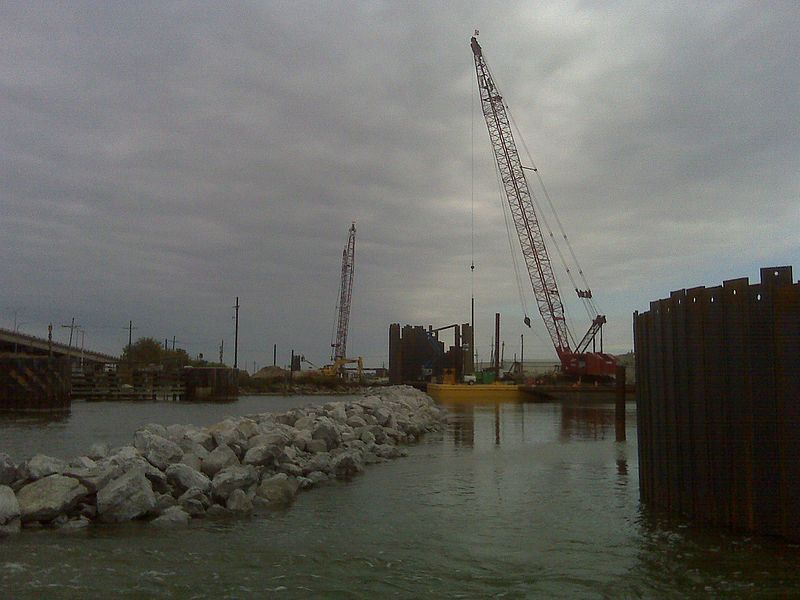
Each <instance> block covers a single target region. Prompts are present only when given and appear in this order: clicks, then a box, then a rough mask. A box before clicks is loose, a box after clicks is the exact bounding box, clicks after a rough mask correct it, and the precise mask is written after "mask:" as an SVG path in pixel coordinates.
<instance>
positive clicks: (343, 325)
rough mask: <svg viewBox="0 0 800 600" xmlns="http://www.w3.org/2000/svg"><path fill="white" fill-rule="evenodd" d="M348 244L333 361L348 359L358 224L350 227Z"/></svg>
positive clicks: (344, 252)
mask: <svg viewBox="0 0 800 600" xmlns="http://www.w3.org/2000/svg"><path fill="white" fill-rule="evenodd" d="M348 234H349V235H348V238H347V244H345V246H344V250H343V251H342V281H341V285H340V288H339V302H338V304H339V310H338V315H337V319H336V340H335V341H334V342H333V343H332V344H331V347H332V348H333V356H332V358H333V360H334V361H340V360H344V359H345V358H346V357H347V327H348V324H349V322H350V300H351V299H352V297H353V274H354V268H355V261H356V224H355V223H353V224H352V225H350V230H349V232H348Z"/></svg>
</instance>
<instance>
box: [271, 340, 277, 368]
mask: <svg viewBox="0 0 800 600" xmlns="http://www.w3.org/2000/svg"><path fill="white" fill-rule="evenodd" d="M272 366H273V367H277V366H278V344H272Z"/></svg>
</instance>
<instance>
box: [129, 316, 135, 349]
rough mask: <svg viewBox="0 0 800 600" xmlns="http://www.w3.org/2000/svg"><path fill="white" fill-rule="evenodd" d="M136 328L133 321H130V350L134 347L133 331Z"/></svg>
mask: <svg viewBox="0 0 800 600" xmlns="http://www.w3.org/2000/svg"><path fill="white" fill-rule="evenodd" d="M134 329H136V327H134V326H133V321H128V348H130V347H132V346H133V330H134Z"/></svg>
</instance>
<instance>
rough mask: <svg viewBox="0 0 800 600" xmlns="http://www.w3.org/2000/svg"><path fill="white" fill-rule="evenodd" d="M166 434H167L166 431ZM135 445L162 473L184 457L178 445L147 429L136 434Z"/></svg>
mask: <svg viewBox="0 0 800 600" xmlns="http://www.w3.org/2000/svg"><path fill="white" fill-rule="evenodd" d="M164 433H165V434H166V430H165V431H164ZM133 445H134V447H135V448H136V449H137V450H139V452H141V453H142V456H144V457H145V458H146V459H147V461H148V462H149V463H150V464H151V465H153V466H154V467H156V468H157V469H159V470H161V471H163V470H164V469H166V468H167V467H168V466H169V465H171V464H173V463H176V462H178V461H179V460H180V459H181V457H182V456H183V450H181V447H180V446H178V444H176V443H175V442H171V441H170V440H168V439H167V438H166V437H162V436H160V435H158V434H155V433H152V432H150V431H148V430H147V429H140V430H139V431H137V432H136V433H135V434H134V437H133Z"/></svg>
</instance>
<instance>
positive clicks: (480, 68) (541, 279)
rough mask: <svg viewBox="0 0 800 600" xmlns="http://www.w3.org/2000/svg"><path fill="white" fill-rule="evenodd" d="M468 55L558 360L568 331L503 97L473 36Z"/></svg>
mask: <svg viewBox="0 0 800 600" xmlns="http://www.w3.org/2000/svg"><path fill="white" fill-rule="evenodd" d="M472 52H473V54H474V56H475V72H476V74H477V77H478V89H479V91H480V96H481V108H482V109H483V116H484V118H485V119H486V125H487V127H488V129H489V139H490V140H491V142H492V148H493V150H494V155H495V159H496V160H497V168H498V169H499V171H500V179H501V181H502V183H503V190H504V191H505V194H506V199H507V200H508V205H509V208H510V210H511V215H512V217H513V219H514V227H515V228H516V230H517V235H518V237H519V242H520V246H521V248H522V255H523V257H524V258H525V264H526V265H527V267H528V274H529V276H530V280H531V286H532V287H533V294H534V296H535V297H536V304H537V305H538V307H539V313H540V314H541V315H542V320H543V321H544V325H545V327H546V328H547V332H548V333H549V334H550V339H551V340H552V341H553V346H555V349H556V353H557V354H558V356H559V357H561V356H562V355H563V354H564V353H568V352H570V347H569V331H568V329H567V322H566V320H565V318H564V305H563V303H562V302H561V296H560V295H559V293H558V285H557V283H556V277H555V273H553V266H552V264H551V262H550V256H549V255H548V254H547V248H546V246H545V244H544V236H543V235H542V230H541V227H539V219H538V218H537V217H536V211H535V210H534V207H533V199H532V198H531V193H530V190H529V189H528V182H527V180H526V179H525V173H524V171H523V170H522V162H521V161H520V158H519V152H518V151H517V145H516V143H515V142H514V137H513V135H512V134H511V123H510V122H509V118H508V113H507V111H506V107H505V105H504V104H503V98H502V96H500V93H499V92H498V90H497V86H496V85H495V83H494V79H493V78H492V75H491V73H490V72H489V67H488V66H487V65H486V61H485V60H484V58H483V52H482V51H481V47H480V45H479V44H478V40H476V39H475V38H474V37H473V38H472Z"/></svg>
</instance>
